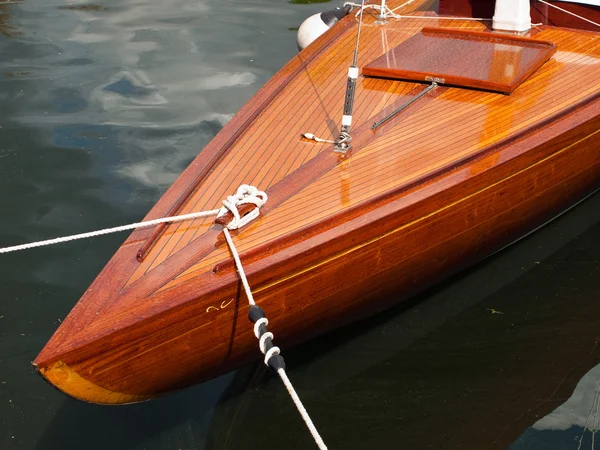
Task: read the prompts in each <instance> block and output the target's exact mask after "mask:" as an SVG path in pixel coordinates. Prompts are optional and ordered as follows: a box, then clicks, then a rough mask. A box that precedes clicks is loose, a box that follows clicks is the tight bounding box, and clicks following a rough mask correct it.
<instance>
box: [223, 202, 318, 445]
mask: <svg viewBox="0 0 600 450" xmlns="http://www.w3.org/2000/svg"><path fill="white" fill-rule="evenodd" d="M253 195H254V197H256V198H258V199H259V200H261V201H262V203H261V204H260V206H262V205H263V204H264V203H265V202H266V201H267V194H265V193H264V192H261V191H258V190H257V191H256V192H254V193H253ZM230 198H231V197H229V198H228V200H229V199H230ZM223 203H224V204H225V205H226V207H227V208H228V209H229V211H230V212H231V213H232V214H233V215H234V217H239V213H238V211H237V206H238V205H240V204H244V203H254V202H253V201H243V200H242V201H241V202H235V201H233V202H228V203H225V202H223ZM254 204H256V203H254ZM260 206H259V205H258V204H256V208H255V209H254V211H256V215H255V216H254V217H252V218H251V219H249V220H247V221H245V223H244V225H245V224H246V223H248V222H250V221H251V220H254V218H256V217H258V214H259V212H258V210H259V208H260ZM249 215H250V214H247V215H246V216H245V217H244V218H243V219H244V220H245V219H246V218H247V217H248V216H249ZM232 223H233V221H232V222H231V223H229V224H228V225H227V226H226V227H225V228H223V234H224V235H225V240H226V241H227V245H228V246H229V250H230V251H231V255H232V256H233V260H234V261H235V267H236V269H237V272H238V275H239V277H240V280H241V281H242V285H243V286H244V291H245V292H246V297H247V298H248V303H249V304H250V313H249V316H250V320H252V321H253V322H254V334H255V336H256V338H257V339H258V341H259V348H260V351H261V352H262V353H263V354H264V355H265V359H264V361H265V364H266V365H267V366H268V367H270V368H271V369H273V370H274V371H275V372H276V373H277V375H279V378H281V381H282V382H283V384H284V386H285V388H286V389H287V391H288V393H289V394H290V397H291V398H292V400H293V401H294V404H295V405H296V409H298V412H299V413H300V415H301V416H302V419H304V423H306V426H307V427H308V430H309V431H310V434H311V435H312V437H313V439H314V440H315V443H316V444H317V446H318V447H319V449H321V450H327V446H326V445H325V442H324V441H323V438H322V437H321V435H320V434H319V431H318V430H317V428H316V427H315V424H314V423H313V421H312V419H311V418H310V416H309V414H308V412H307V411H306V408H305V407H304V405H303V404H302V400H300V397H299V396H298V394H297V393H296V390H295V389H294V386H293V384H292V382H291V381H290V379H289V378H288V376H287V373H286V371H285V363H284V361H283V357H282V356H280V351H281V350H280V349H279V347H276V346H274V345H273V333H271V332H269V331H267V325H268V324H269V320H268V319H267V318H266V317H265V315H264V311H263V310H262V309H261V308H260V307H259V306H257V305H256V302H255V300H254V295H252V289H250V284H249V283H248V279H247V278H246V272H245V271H244V266H243V265H242V262H241V261H240V255H239V254H238V252H237V249H236V247H235V244H234V243H233V239H232V238H231V233H229V230H230V229H235V228H238V227H240V226H243V225H237V224H234V226H231V225H232Z"/></svg>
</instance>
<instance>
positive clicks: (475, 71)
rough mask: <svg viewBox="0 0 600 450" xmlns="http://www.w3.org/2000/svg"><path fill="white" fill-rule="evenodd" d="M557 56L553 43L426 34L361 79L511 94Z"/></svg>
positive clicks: (470, 34)
mask: <svg viewBox="0 0 600 450" xmlns="http://www.w3.org/2000/svg"><path fill="white" fill-rule="evenodd" d="M555 52H556V46H555V45H554V44H553V43H552V42H548V41H540V40H538V39H531V38H524V37H521V36H512V35H503V34H497V33H482V32H479V31H465V30H453V29H447V28H423V30H421V32H420V33H417V34H415V35H414V36H412V37H411V38H410V39H407V40H406V41H404V42H403V43H401V44H400V45H398V46H397V47H394V48H393V49H392V50H390V51H389V52H387V53H386V54H385V55H381V56H380V57H379V58H377V59H376V60H375V61H373V62H371V63H369V64H367V65H366V66H365V67H364V68H363V70H362V73H363V75H365V76H372V77H381V78H391V79H399V80H405V81H421V82H432V81H437V82H438V83H442V84H444V85H449V86H457V87H467V88H475V89H485V90H488V91H495V92H502V93H505V94H510V93H511V92H512V91H514V90H515V89H516V88H517V86H519V85H520V84H521V83H522V82H523V81H524V80H525V79H527V78H528V77H529V76H530V75H531V74H532V73H534V72H535V71H536V70H537V69H539V68H540V66H541V65H542V64H544V63H545V62H546V61H547V60H548V59H549V58H550V57H551V56H552V55H553V54H554V53H555Z"/></svg>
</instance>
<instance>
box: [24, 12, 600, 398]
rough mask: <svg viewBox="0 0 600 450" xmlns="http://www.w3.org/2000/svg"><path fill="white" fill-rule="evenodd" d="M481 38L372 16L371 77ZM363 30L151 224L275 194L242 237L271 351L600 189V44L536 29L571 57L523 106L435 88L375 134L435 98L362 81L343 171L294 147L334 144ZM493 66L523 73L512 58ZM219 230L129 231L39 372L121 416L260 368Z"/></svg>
mask: <svg viewBox="0 0 600 450" xmlns="http://www.w3.org/2000/svg"><path fill="white" fill-rule="evenodd" d="M390 3H392V5H391V6H392V7H393V5H394V3H398V4H400V3H399V2H390ZM417 14H420V13H417ZM486 25H487V24H486V23H480V22H477V21H461V20H456V21H450V20H440V19H436V18H427V19H424V18H422V17H419V18H414V19H402V20H390V21H389V22H388V23H387V24H386V25H385V26H381V25H379V24H376V23H375V19H374V17H373V16H372V15H370V14H365V21H364V24H363V31H362V37H361V45H360V52H359V67H362V66H364V65H366V64H367V63H369V62H371V61H373V60H374V59H376V58H378V57H379V56H381V55H383V54H385V53H387V52H388V51H389V50H390V49H392V48H393V47H395V46H397V45H398V44H400V43H401V42H403V41H405V40H406V39H408V38H409V37H410V36H412V35H413V34H415V33H417V32H418V31H420V30H421V28H423V27H444V28H452V29H460V30H474V31H486ZM356 29H357V21H356V19H355V18H354V17H353V16H352V17H348V18H346V19H344V20H343V21H342V22H341V23H339V24H338V25H336V26H335V27H334V28H333V29H332V30H330V31H329V32H328V33H326V34H325V35H324V36H322V37H321V38H320V39H319V40H318V41H317V42H316V43H315V44H313V45H311V46H309V47H308V48H307V49H306V50H305V51H303V52H301V53H300V54H299V55H298V56H297V57H296V58H294V59H293V60H292V61H291V62H290V63H288V64H287V65H286V66H285V67H284V68H283V69H282V70H281V71H280V72H279V73H278V74H277V75H276V76H275V77H274V78H273V79H272V80H271V81H270V82H269V83H268V84H267V85H265V87H263V88H262V89H261V91H259V93H257V95H256V96H255V97H254V98H253V99H252V100H251V101H250V102H249V103H248V104H247V105H246V106H245V107H244V108H243V109H242V110H241V111H240V112H239V113H238V114H237V115H236V116H235V117H234V119H232V121H231V122H230V123H229V124H227V125H226V127H225V128H224V129H223V130H222V131H221V132H220V133H219V135H218V136H217V137H216V138H215V139H214V140H213V141H212V142H211V143H210V144H209V145H208V146H207V147H206V148H205V149H203V150H202V152H201V153H200V154H199V156H198V158H197V159H196V160H195V161H194V162H193V163H192V164H191V165H190V167H189V168H188V169H187V170H186V171H185V172H184V173H183V174H182V176H181V177H180V178H179V179H178V180H177V181H176V182H175V184H174V185H173V186H172V187H171V188H170V189H169V191H168V192H167V193H166V194H165V196H164V197H163V198H162V199H161V200H160V201H159V202H158V204H157V205H156V206H155V207H154V208H153V210H152V211H151V212H150V213H149V214H148V216H147V219H150V218H157V217H161V216H165V215H167V214H183V213H189V212H195V211H202V210H207V209H214V208H215V207H219V206H220V202H221V200H222V199H224V198H225V197H226V196H227V195H230V194H232V193H234V192H235V190H236V189H237V187H238V186H239V185H241V184H251V185H254V186H256V187H258V188H259V189H261V190H266V191H267V193H268V194H269V201H268V202H267V204H266V205H265V207H264V208H263V210H262V211H263V213H262V217H260V218H259V219H258V220H256V221H255V222H253V223H252V224H250V225H249V226H247V227H245V228H244V229H242V230H240V231H239V232H238V233H234V235H235V237H234V239H235V243H236V246H237V248H238V251H239V252H240V254H241V258H242V261H243V262H244V265H245V267H246V268H247V271H248V274H249V281H250V283H251V285H252V287H253V290H254V291H255V292H256V298H257V301H258V303H259V304H260V305H261V306H262V307H263V308H264V309H265V311H266V312H267V315H268V317H269V319H270V320H271V323H270V328H271V329H272V330H273V332H274V333H275V340H276V343H281V342H284V343H286V342H288V343H292V342H298V341H301V340H303V339H307V338H309V337H311V336H314V335H316V334H318V333H320V332H322V331H324V330H327V329H330V328H331V327H333V326H337V325H339V324H341V323H345V322H347V321H349V320H354V319H355V318H358V317H361V316H365V315H368V314H372V313H374V312H376V311H378V310H381V309H382V308H384V307H385V306H387V305H388V302H389V299H388V297H386V296H385V294H386V293H387V292H395V291H398V290H400V291H401V292H403V295H404V297H407V296H409V295H411V294H413V293H414V292H417V291H419V290H421V289H423V288H425V287H427V286H429V285H430V284H431V283H432V282H434V281H436V280H438V279H440V278H442V277H444V276H447V275H449V274H451V273H454V272H456V271H457V270H459V269H460V268H462V267H465V266H467V265H469V264H472V263H473V262H475V261H477V260H479V259H481V258H483V257H485V256H486V255H487V254H489V253H490V252H492V251H494V250H496V249H498V248H500V247H502V246H503V245H506V244H508V243H509V242H511V241H512V240H514V239H516V238H517V237H519V236H520V235H522V234H523V233H525V232H527V231H529V230H531V229H533V228H535V227H536V226H538V225H539V224H541V223H543V222H544V221H545V220H547V219H549V218H550V217H552V216H553V215H555V214H556V213H558V212H560V211H561V210H563V209H564V208H566V207H568V206H569V205H570V204H572V203H573V202H574V201H576V200H578V199H579V198H581V197H582V196H583V195H585V194H586V193H588V192H590V191H591V190H593V189H595V188H597V187H598V186H599V185H600V139H599V136H600V134H598V130H599V128H600V83H599V81H598V80H600V34H598V33H593V32H587V31H576V30H563V29H557V28H552V27H545V26H541V27H537V28H534V29H532V30H531V32H530V33H529V36H530V37H533V38H535V39H541V40H544V41H550V42H552V43H554V44H555V45H556V46H557V47H558V51H557V52H556V54H555V55H554V56H553V57H552V59H551V60H550V61H548V62H547V63H546V64H544V65H543V66H542V67H541V68H540V69H539V70H537V71H536V72H535V73H534V74H533V75H532V76H531V77H529V78H528V79H527V80H526V81H525V82H524V83H523V84H522V85H521V86H519V87H518V88H517V89H516V90H515V91H514V92H513V93H512V94H511V95H503V94H498V93H491V92H486V91H481V90H470V89H461V88H453V87H446V86H440V87H438V88H437V89H436V90H434V91H432V92H431V93H430V94H428V95H426V96H425V97H424V98H423V99H421V100H419V101H417V102H416V103H415V104H414V105H413V106H411V107H410V108H408V109H407V110H405V111H404V112H402V113H401V114H399V115H398V116H396V117H394V118H393V119H392V120H390V121H389V122H388V123H386V124H385V125H383V126H382V127H380V128H378V129H377V130H376V131H375V132H373V131H372V130H371V129H370V126H371V124H372V123H373V122H374V121H375V120H377V119H379V118H381V117H383V116H384V115H385V114H386V113H387V112H389V111H391V110H392V109H394V108H395V107H397V106H398V105H400V104H402V103H404V102H406V101H407V100H408V99H410V98H412V97H413V96H415V95H416V94H418V93H419V92H421V91H422V90H423V89H424V88H425V85H423V84H419V83H412V82H403V81H395V80H384V79H375V78H365V77H362V76H360V77H359V80H358V83H357V88H356V101H355V104H354V128H353V130H352V133H351V134H352V136H353V138H354V140H353V148H352V150H351V151H350V153H349V154H348V155H347V156H346V157H340V155H339V154H337V153H334V152H333V151H332V145H331V144H323V143H315V142H313V141H308V140H306V139H303V138H301V134H302V133H304V132H310V133H314V134H315V135H317V136H319V137H321V138H325V139H335V137H336V136H337V133H338V131H339V123H340V119H341V115H342V101H343V94H344V88H345V81H346V77H347V68H348V66H349V64H350V62H351V58H352V52H353V49H354V41H355V38H356ZM498 61H499V62H501V63H502V64H506V63H507V61H508V63H509V64H518V63H519V60H518V55H515V54H507V53H506V52H503V51H502V49H499V50H498ZM463 63H464V64H469V61H464V62H463ZM221 229H222V228H221V227H220V226H219V225H214V223H213V220H212V219H198V220H194V221H190V222H182V223H178V224H171V225H169V226H166V227H159V228H157V229H156V230H140V231H136V232H134V233H133V234H132V235H131V236H130V237H129V238H128V239H127V241H126V242H125V243H124V245H123V246H122V247H121V249H120V250H119V251H118V252H117V254H116V255H115V256H114V258H113V259H112V260H111V262H110V263H109V264H108V265H107V267H106V268H105V269H104V271H103V272H102V273H101V275H100V276H99V277H98V279H97V280H96V281H95V282H94V284H93V285H92V286H91V287H90V289H89V290H88V291H87V292H86V294H85V295H84V296H83V297H82V299H81V300H80V302H79V303H78V305H77V306H76V307H75V308H74V310H73V312H72V313H71V314H70V315H69V317H68V318H67V319H66V320H65V321H64V323H63V324H62V326H61V327H60V329H59V330H58V331H57V333H56V334H55V336H54V337H53V338H52V339H51V340H50V342H49V343H48V345H47V346H46V347H45V349H44V350H43V351H42V353H41V354H40V355H39V356H38V358H37V359H36V362H35V364H36V365H37V367H38V370H40V372H41V373H42V374H43V375H44V376H46V377H47V378H48V379H49V380H50V381H51V382H52V383H53V384H55V385H56V386H57V387H58V388H59V389H62V390H63V391H65V392H67V393H68V394H70V395H73V396H75V397H78V398H82V399H84V400H88V401H95V402H100V403H123V402H129V401H137V400H141V399H144V398H148V397H152V396H155V395H158V394H161V393H164V392H168V391H170V390H173V389H175V388H178V387H183V386H186V385H189V384H191V383H193V382H197V381H201V380H203V379H206V378H208V377H211V376H214V375H216V374H218V373H222V372H223V371H225V370H228V369H231V368H233V367H235V366H237V365H239V364H241V363H243V362H245V361H247V360H249V359H254V358H258V357H259V356H260V353H259V351H258V349H257V348H256V342H255V338H254V336H253V335H252V332H251V326H250V324H249V322H248V321H247V318H246V313H247V302H246V299H245V297H244V295H243V294H240V289H239V284H238V278H237V274H236V273H235V270H234V268H233V265H232V262H231V255H230V253H229V250H228V249H227V247H226V246H225V245H223V244H224V241H223V238H222V232H221ZM140 251H141V253H142V257H141V258H139V259H141V262H140V261H139V260H138V259H137V258H136V255H138V253H139V252H140ZM396 298H398V296H396Z"/></svg>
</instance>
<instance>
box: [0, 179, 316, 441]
mask: <svg viewBox="0 0 600 450" xmlns="http://www.w3.org/2000/svg"><path fill="white" fill-rule="evenodd" d="M266 201H267V194H266V193H265V192H263V191H259V190H258V189H257V188H255V187H254V186H249V185H246V184H244V185H242V186H240V187H239V188H238V190H237V192H236V193H235V195H230V196H229V197H227V199H225V200H223V206H222V207H221V209H213V210H210V211H202V212H197V213H190V214H182V215H180V216H172V217H163V218H160V219H154V220H147V221H144V222H137V223H132V224H129V225H122V226H119V227H113V228H104V229H102V230H98V231H91V232H89V233H81V234H74V235H71V236H64V237H59V238H55V239H47V240H45V241H38V242H31V243H29V244H21V245H14V246H12V247H5V248H0V254H1V253H9V252H16V251H19V250H27V249H30V248H35V247H43V246H47V245H53V244H59V243H62V242H69V241H74V240H77V239H87V238H92V237H95V236H102V235H105V234H111V233H118V232H120V231H126V230H132V229H136V228H144V227H151V226H154V225H159V224H161V223H167V222H181V221H184V220H191V219H196V218H198V217H206V216H214V215H216V216H217V218H218V217H221V216H223V215H224V214H226V213H227V212H231V214H233V219H232V220H231V221H230V222H229V223H228V224H227V225H225V226H224V227H223V234H224V235H225V240H226V241H227V245H228V246H229V249H230V251H231V254H232V256H233V260H234V261H235V266H236V269H237V272H238V274H239V277H240V279H241V281H242V284H243V285H244V290H245V292H246V296H247V298H248V303H250V313H249V316H250V320H252V321H253V322H254V334H255V335H256V338H257V339H258V340H259V348H260V351H261V352H262V353H263V354H264V355H265V359H264V361H265V364H266V365H267V366H268V367H270V368H271V369H273V370H274V371H275V372H276V373H277V375H279V377H280V378H281V381H283V384H284V385H285V388H286V389H287V391H288V393H289V394H290V397H291V398H292V400H293V401H294V404H295V405H296V408H297V409H298V412H299V413H300V415H301V416H302V419H304V422H305V423H306V426H307V427H308V429H309V431H310V433H311V435H312V437H313V439H314V440H315V443H316V444H317V446H318V447H319V449H321V450H327V446H326V445H325V443H324V442H323V438H321V435H320V434H319V432H318V431H317V428H316V427H315V425H314V423H313V421H312V420H311V418H310V416H309V415H308V412H307V411H306V408H305V407H304V405H303V404H302V401H301V400H300V397H298V394H297V393H296V390H295V389H294V386H293V385H292V382H291V381H290V379H289V378H288V376H287V374H286V372H285V362H284V360H283V357H282V356H281V355H280V349H279V347H276V346H274V345H273V333H271V332H268V331H267V325H268V324H269V321H268V320H267V318H266V317H265V314H264V311H263V310H262V309H261V308H260V306H257V305H256V302H255V301H254V296H253V295H252V290H251V289H250V285H249V284H248V279H247V278H246V273H245V272H244V267H243V266H242V262H241V260H240V255H239V254H238V252H237V249H236V248H235V244H234V243H233V239H232V238H231V234H230V232H229V230H235V229H238V228H241V227H243V226H244V225H247V224H248V223H249V222H251V221H252V220H254V219H256V218H257V217H258V216H259V215H260V211H259V210H260V208H261V207H262V206H263V205H264V204H265V203H266ZM247 204H252V205H254V206H255V208H254V209H253V210H252V211H250V212H249V213H247V214H245V215H244V216H243V217H242V216H240V212H239V210H238V207H239V206H242V205H247Z"/></svg>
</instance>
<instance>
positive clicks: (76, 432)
mask: <svg viewBox="0 0 600 450" xmlns="http://www.w3.org/2000/svg"><path fill="white" fill-rule="evenodd" d="M231 378H232V375H227V376H224V377H221V378H219V379H216V380H212V381H210V382H208V383H204V384H203V385H201V386H196V387H194V388H191V389H186V390H185V391H182V392H178V393H175V394H173V395H169V396H167V397H164V398H159V399H156V400H153V401H151V402H146V403H139V404H135V405H128V406H122V407H118V406H117V407H115V406H105V407H99V406H97V405H88V404H84V403H82V402H80V401H77V400H73V399H65V401H64V402H63V404H62V406H61V407H60V408H59V409H58V411H57V412H56V415H55V417H54V419H53V420H52V422H51V424H50V426H48V427H47V429H46V430H45V433H44V435H43V436H42V438H41V439H40V441H39V443H38V444H37V445H36V447H35V448H36V449H38V450H54V449H56V448H61V449H64V450H80V449H82V448H86V449H88V450H105V449H107V448H122V449H135V448H140V449H141V448H143V449H146V450H153V449H156V450H162V449H177V448H188V449H201V448H204V444H203V441H204V436H205V435H206V434H207V432H208V430H207V426H208V424H209V418H210V416H211V415H212V412H213V409H214V405H215V404H216V402H217V400H218V398H219V396H220V395H221V392H222V390H223V389H224V387H225V386H226V385H227V384H228V383H229V382H230V380H231Z"/></svg>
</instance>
